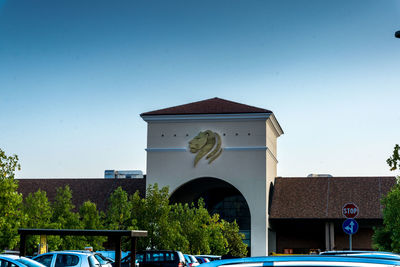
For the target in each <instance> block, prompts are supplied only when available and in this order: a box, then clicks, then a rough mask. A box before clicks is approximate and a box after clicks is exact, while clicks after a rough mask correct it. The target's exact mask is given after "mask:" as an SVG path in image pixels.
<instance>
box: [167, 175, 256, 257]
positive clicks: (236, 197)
mask: <svg viewBox="0 0 400 267" xmlns="http://www.w3.org/2000/svg"><path fill="white" fill-rule="evenodd" d="M200 198H202V199H203V200H204V203H205V207H206V208H207V210H208V211H209V212H210V214H215V213H218V214H219V215H220V218H221V219H224V220H226V221H228V222H233V221H234V220H236V222H237V223H238V225H239V229H240V232H241V233H243V234H244V235H245V238H244V240H243V241H244V242H245V243H246V244H247V245H248V249H249V251H250V249H251V247H250V244H251V242H250V228H251V227H250V226H251V221H250V218H251V216H250V209H249V206H248V204H247V201H246V199H245V198H244V196H243V195H242V194H241V193H240V191H239V190H238V189H236V188H235V187H234V186H233V185H231V184H229V183H227V182H225V181H223V180H221V179H217V178H212V177H203V178H197V179H194V180H191V181H189V182H187V183H185V184H183V185H181V186H180V187H179V188H177V189H176V190H175V191H174V192H173V193H172V194H171V196H170V201H171V203H192V202H195V203H196V202H197V201H198V200H199V199H200Z"/></svg>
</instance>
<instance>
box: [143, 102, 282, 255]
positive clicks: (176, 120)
mask: <svg viewBox="0 0 400 267" xmlns="http://www.w3.org/2000/svg"><path fill="white" fill-rule="evenodd" d="M141 117H142V118H143V120H145V121H146V122H147V123H148V129H147V148H146V151H147V183H148V184H154V183H158V185H159V186H160V187H162V186H169V189H170V194H171V196H170V199H171V201H172V202H192V201H196V200H198V199H199V198H202V199H204V201H205V204H206V207H207V209H208V210H209V211H210V212H211V213H214V212H218V213H219V214H220V215H221V217H222V218H224V219H226V220H233V219H236V220H237V222H238V224H239V227H240V229H241V231H242V232H243V233H244V234H245V236H246V240H245V241H246V242H248V245H249V247H250V251H251V256H262V255H267V254H268V252H269V251H272V250H274V244H275V240H274V234H273V233H271V232H269V225H268V210H269V207H268V205H269V190H270V186H271V184H272V183H273V181H274V178H275V177H276V174H277V163H278V161H277V138H278V137H279V136H280V135H282V134H283V130H282V128H281V127H280V125H279V123H278V121H277V120H276V118H275V116H274V114H273V113H272V112H271V111H270V110H267V109H262V108H257V107H252V106H248V105H244V104H240V103H236V102H232V101H228V100H224V99H220V98H212V99H207V100H203V101H199V102H194V103H189V104H185V105H180V106H175V107H171V108H165V109H161V110H156V111H151V112H146V113H142V114H141ZM269 243H270V245H269Z"/></svg>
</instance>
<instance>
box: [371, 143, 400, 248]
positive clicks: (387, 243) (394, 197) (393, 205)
mask: <svg viewBox="0 0 400 267" xmlns="http://www.w3.org/2000/svg"><path fill="white" fill-rule="evenodd" d="M399 150H400V146H399V145H398V144H396V145H395V147H394V149H393V154H392V156H391V157H390V158H388V159H387V160H386V162H387V164H388V165H389V167H390V170H392V171H394V170H397V169H398V168H399V167H400V157H399ZM381 203H382V205H383V226H381V227H376V228H374V235H373V237H372V239H373V247H374V248H375V249H377V250H384V251H393V252H396V253H399V252H400V220H399V218H400V181H399V177H397V184H396V185H395V186H394V187H393V188H392V189H391V190H390V191H389V192H388V193H387V195H386V196H384V197H383V198H382V199H381Z"/></svg>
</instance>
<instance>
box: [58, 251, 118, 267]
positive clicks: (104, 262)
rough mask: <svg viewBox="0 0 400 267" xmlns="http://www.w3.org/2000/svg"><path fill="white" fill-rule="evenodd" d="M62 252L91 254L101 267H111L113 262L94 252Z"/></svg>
mask: <svg viewBox="0 0 400 267" xmlns="http://www.w3.org/2000/svg"><path fill="white" fill-rule="evenodd" d="M64 251H69V252H82V253H89V254H92V255H93V256H94V257H95V258H96V259H97V260H98V261H99V262H100V264H101V266H102V267H113V263H114V260H113V259H111V258H107V257H105V256H104V255H103V254H101V253H99V252H94V251H90V250H64Z"/></svg>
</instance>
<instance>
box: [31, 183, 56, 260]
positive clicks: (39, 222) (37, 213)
mask: <svg viewBox="0 0 400 267" xmlns="http://www.w3.org/2000/svg"><path fill="white" fill-rule="evenodd" d="M23 211H24V213H25V214H26V216H27V220H26V222H25V225H24V227H25V228H44V229H46V228H47V229H57V228H59V224H57V223H51V218H52V209H51V206H50V202H49V200H48V198H47V195H46V192H45V191H41V190H40V189H39V190H38V191H36V192H35V193H33V194H32V193H29V194H28V196H27V197H26V198H25V200H24V204H23ZM47 242H48V247H49V248H53V249H57V248H58V246H59V245H60V243H61V240H60V238H59V237H56V236H48V237H47ZM38 244H39V236H37V235H35V236H28V237H27V240H26V250H27V253H28V255H33V253H34V252H35V251H37V247H38Z"/></svg>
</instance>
